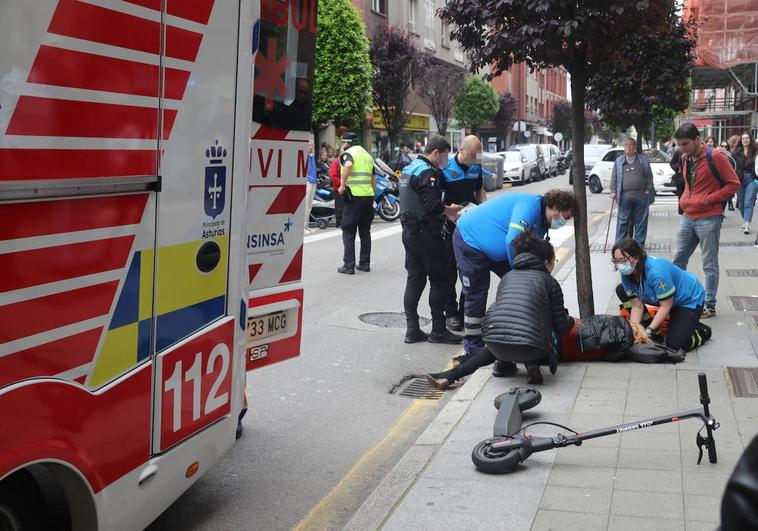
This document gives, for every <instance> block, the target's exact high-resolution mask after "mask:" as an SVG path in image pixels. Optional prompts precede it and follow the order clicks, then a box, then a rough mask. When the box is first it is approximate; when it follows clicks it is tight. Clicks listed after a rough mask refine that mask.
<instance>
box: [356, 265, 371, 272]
mask: <svg viewBox="0 0 758 531" xmlns="http://www.w3.org/2000/svg"><path fill="white" fill-rule="evenodd" d="M355 268H356V269H357V270H358V271H363V272H364V273H368V272H369V271H371V267H370V266H361V265H358V266H355Z"/></svg>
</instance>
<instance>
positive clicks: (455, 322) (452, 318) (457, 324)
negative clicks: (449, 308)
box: [445, 313, 463, 332]
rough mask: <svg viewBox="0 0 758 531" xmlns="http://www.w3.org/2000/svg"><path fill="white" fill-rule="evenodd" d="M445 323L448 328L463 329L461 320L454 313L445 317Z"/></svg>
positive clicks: (457, 330)
mask: <svg viewBox="0 0 758 531" xmlns="http://www.w3.org/2000/svg"><path fill="white" fill-rule="evenodd" d="M445 325H446V326H447V329H448V330H455V331H456V332H462V331H463V321H461V318H460V317H458V316H457V315H456V314H454V313H451V314H449V315H448V316H447V318H446V319H445Z"/></svg>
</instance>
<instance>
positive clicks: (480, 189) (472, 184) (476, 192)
mask: <svg viewBox="0 0 758 531" xmlns="http://www.w3.org/2000/svg"><path fill="white" fill-rule="evenodd" d="M485 171H486V170H484V169H483V168H482V143H481V142H480V141H479V138H478V137H477V136H476V135H468V136H467V137H466V138H464V139H463V142H462V143H461V147H460V149H459V150H458V153H456V154H455V156H453V157H450V160H449V161H448V163H447V167H446V168H443V170H442V174H443V176H444V178H445V179H444V198H445V204H446V205H461V206H465V205H467V204H469V203H473V204H475V205H479V204H481V203H484V202H485V201H486V200H487V194H486V192H485V191H484V177H483V174H484V172H485ZM487 173H489V172H487ZM445 229H446V233H447V234H449V235H450V236H449V237H448V238H446V239H445V242H446V243H447V250H448V260H449V262H448V268H449V269H448V271H449V273H448V275H449V276H448V282H449V287H448V293H449V294H448V297H447V302H446V303H445V322H446V324H447V327H448V328H449V329H450V330H456V331H461V330H463V306H464V297H463V293H461V296H460V302H458V292H457V290H456V284H457V282H458V264H457V263H456V261H455V253H454V252H453V238H452V235H453V232H455V222H453V221H450V220H445Z"/></svg>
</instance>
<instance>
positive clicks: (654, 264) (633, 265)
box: [612, 238, 705, 351]
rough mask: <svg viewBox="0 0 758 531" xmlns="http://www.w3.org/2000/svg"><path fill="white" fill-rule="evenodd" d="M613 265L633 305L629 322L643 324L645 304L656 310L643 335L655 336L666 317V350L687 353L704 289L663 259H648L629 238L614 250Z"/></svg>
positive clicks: (698, 319) (691, 275)
mask: <svg viewBox="0 0 758 531" xmlns="http://www.w3.org/2000/svg"><path fill="white" fill-rule="evenodd" d="M612 262H613V265H614V266H616V270H617V271H618V272H619V273H621V284H622V286H623V292H624V293H625V294H626V297H628V299H629V300H630V301H631V304H632V310H631V316H630V318H629V321H630V322H632V323H637V324H639V323H640V322H641V321H642V317H643V314H644V313H645V304H651V305H654V306H659V307H660V310H658V312H656V314H655V317H653V320H652V322H651V323H650V324H649V325H648V327H647V328H646V329H645V334H646V335H647V336H651V335H653V334H654V333H656V331H657V330H658V329H659V327H660V326H661V324H662V323H663V321H664V320H665V319H666V317H668V318H669V323H668V330H667V332H666V346H667V347H669V348H671V349H673V350H679V349H683V350H685V351H689V350H690V349H691V348H692V346H693V344H692V336H693V333H694V331H695V328H696V327H697V324H698V322H699V321H700V314H701V313H702V311H703V302H704V300H705V289H703V286H702V284H700V282H699V281H698V279H697V277H696V276H695V275H693V274H692V273H690V272H688V271H684V270H683V269H679V268H678V267H677V266H675V265H674V264H673V262H671V261H669V260H666V259H665V258H659V257H656V256H648V255H647V254H646V253H645V251H644V250H643V249H642V247H640V245H639V244H638V243H637V242H635V241H634V240H633V239H631V238H625V239H623V240H621V241H619V242H617V243H616V245H614V246H613V259H612Z"/></svg>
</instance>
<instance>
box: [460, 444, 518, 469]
mask: <svg viewBox="0 0 758 531" xmlns="http://www.w3.org/2000/svg"><path fill="white" fill-rule="evenodd" d="M502 440H503V438H502V437H498V438H495V439H485V440H483V441H482V442H480V443H479V444H477V445H476V446H475V447H474V450H473V451H472V452H471V460H472V461H473V462H474V466H476V468H477V470H479V471H480V472H484V473H486V474H504V473H506V472H510V471H511V470H513V469H514V468H516V467H517V466H518V464H519V463H520V462H521V455H520V454H519V450H518V448H517V449H514V450H508V449H503V450H499V449H493V448H492V445H493V444H494V443H496V442H501V441H502Z"/></svg>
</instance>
